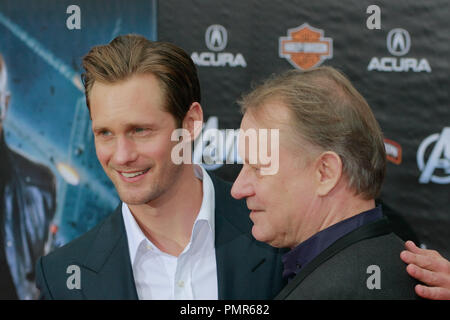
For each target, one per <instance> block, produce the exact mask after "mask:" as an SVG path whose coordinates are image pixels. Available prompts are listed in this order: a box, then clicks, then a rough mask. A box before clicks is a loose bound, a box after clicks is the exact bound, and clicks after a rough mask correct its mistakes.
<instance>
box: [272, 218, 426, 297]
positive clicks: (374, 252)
mask: <svg viewBox="0 0 450 320" xmlns="http://www.w3.org/2000/svg"><path fill="white" fill-rule="evenodd" d="M403 249H404V242H403V241H402V240H401V239H400V238H399V237H397V236H396V235H395V234H394V233H392V230H391V227H390V226H389V222H388V221H387V220H386V219H385V218H383V219H380V220H377V221H375V222H373V223H370V224H367V225H363V226H361V227H360V228H358V229H356V230H354V231H352V232H350V233H348V234H347V235H345V236H343V237H342V238H340V239H339V240H337V241H336V242H334V243H333V244H332V245H331V246H330V247H328V248H327V249H325V250H324V251H323V252H322V253H320V254H319V255H318V256H317V257H316V258H315V259H313V260H312V261H311V262H310V263H309V264H307V265H306V266H305V267H304V268H303V269H302V270H300V272H299V273H298V274H297V275H296V276H295V277H294V279H292V280H291V281H290V282H289V284H288V285H287V286H286V287H285V288H284V289H283V290H282V291H281V292H280V293H279V294H278V295H277V297H276V299H285V300H304V299H317V300H321V299H327V300H328V299H386V300H391V299H417V298H418V297H417V296H416V295H415V293H414V286H415V284H416V281H415V280H413V279H412V278H411V277H409V275H408V274H407V272H406V265H405V264H404V263H403V261H402V260H401V259H400V252H401V251H402V250H403ZM371 266H372V267H371ZM373 266H375V267H373ZM376 267H379V270H376ZM378 271H379V272H378ZM378 276H379V278H378V279H379V284H380V289H377V288H376V287H375V288H374V284H376V277H378ZM370 288H372V289H370Z"/></svg>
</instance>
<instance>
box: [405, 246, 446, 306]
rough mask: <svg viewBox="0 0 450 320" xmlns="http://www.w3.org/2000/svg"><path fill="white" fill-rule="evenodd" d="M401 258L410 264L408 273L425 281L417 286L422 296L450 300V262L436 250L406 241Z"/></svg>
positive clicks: (417, 290)
mask: <svg viewBox="0 0 450 320" xmlns="http://www.w3.org/2000/svg"><path fill="white" fill-rule="evenodd" d="M405 248H406V250H405V251H402V252H401V254H400V258H401V259H402V260H403V261H404V262H405V263H407V264H408V266H407V267H406V271H407V272H408V274H409V275H410V276H411V277H413V278H415V279H417V280H419V281H421V282H423V283H424V284H425V285H422V284H418V285H416V287H415V290H416V293H417V294H418V295H419V296H421V297H422V298H426V299H432V300H450V262H449V261H448V260H447V259H445V258H444V257H442V256H441V255H440V254H439V252H437V251H435V250H428V249H421V248H418V247H417V246H416V245H415V244H414V242H412V241H407V242H406V243H405Z"/></svg>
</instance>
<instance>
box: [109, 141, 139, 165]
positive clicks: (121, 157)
mask: <svg viewBox="0 0 450 320" xmlns="http://www.w3.org/2000/svg"><path fill="white" fill-rule="evenodd" d="M137 157H138V152H137V150H136V145H135V142H134V141H132V140H131V139H129V138H128V137H119V138H118V139H117V144H116V149H115V151H114V157H113V159H114V164H115V165H119V166H125V165H128V164H129V163H130V162H133V161H135V160H136V159H137Z"/></svg>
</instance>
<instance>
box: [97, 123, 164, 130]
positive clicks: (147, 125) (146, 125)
mask: <svg viewBox="0 0 450 320" xmlns="http://www.w3.org/2000/svg"><path fill="white" fill-rule="evenodd" d="M125 128H126V130H129V129H133V128H148V129H152V130H154V129H156V128H158V125H157V124H156V123H150V122H135V123H128V124H126V126H125ZM105 130H109V129H108V127H106V126H94V127H92V131H94V132H101V131H105Z"/></svg>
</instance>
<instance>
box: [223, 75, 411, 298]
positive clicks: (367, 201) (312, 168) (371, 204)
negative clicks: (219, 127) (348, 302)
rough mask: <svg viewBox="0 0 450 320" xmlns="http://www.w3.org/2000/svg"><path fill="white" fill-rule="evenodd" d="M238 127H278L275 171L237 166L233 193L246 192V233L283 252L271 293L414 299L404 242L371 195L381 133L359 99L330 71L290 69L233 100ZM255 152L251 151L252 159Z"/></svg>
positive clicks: (379, 167) (381, 171)
mask: <svg viewBox="0 0 450 320" xmlns="http://www.w3.org/2000/svg"><path fill="white" fill-rule="evenodd" d="M241 105H242V109H243V111H244V117H243V119H242V124H241V129H243V130H244V131H245V130H248V129H260V128H270V129H279V136H280V141H279V162H280V163H279V171H278V172H277V173H276V174H274V175H266V174H263V173H264V169H265V167H266V166H267V164H261V163H259V162H256V163H251V161H250V162H249V160H248V159H250V158H252V155H251V154H250V153H251V150H250V149H249V148H246V147H245V141H242V140H241V143H240V146H241V147H240V152H241V155H242V159H244V165H243V168H242V171H241V172H240V174H239V176H238V178H237V180H236V181H235V183H234V186H233V189H232V195H233V197H235V198H237V199H242V198H246V201H247V206H248V208H249V209H250V210H251V212H250V218H251V220H252V221H253V223H254V225H253V229H252V234H253V236H254V237H255V238H256V239H257V240H259V241H263V242H266V243H269V244H270V245H272V246H275V247H280V248H283V247H288V248H291V251H289V252H288V253H287V254H285V255H284V257H283V263H284V274H283V275H284V277H286V278H288V279H289V280H290V282H289V284H288V285H287V286H286V287H285V288H284V289H283V290H282V291H281V292H280V294H279V295H278V296H277V298H278V299H416V298H418V297H417V296H416V294H415V292H414V286H415V285H416V281H415V280H414V279H413V278H411V277H410V276H409V275H408V274H407V272H406V271H405V264H404V263H403V262H402V260H401V259H400V253H401V251H402V250H403V249H404V242H403V241H402V240H401V239H400V238H399V237H398V236H397V235H396V234H395V233H394V232H393V231H392V228H391V227H390V225H389V222H388V220H387V219H386V218H385V217H384V216H383V212H382V208H381V206H376V204H375V199H376V198H377V197H378V195H379V193H380V189H381V186H382V182H383V178H384V175H385V167H386V154H385V149H384V143H383V135H382V133H381V130H380V127H379V125H378V123H377V121H376V120H375V117H374V115H373V113H372V111H371V109H370V107H369V105H368V104H367V102H366V101H365V99H364V98H363V97H362V96H361V95H360V94H359V93H358V91H357V90H356V89H355V88H354V87H353V86H352V84H351V83H350V81H348V79H347V78H346V77H345V76H344V75H343V74H341V73H340V72H338V71H337V70H335V69H333V68H331V67H320V68H317V69H312V70H309V71H305V72H300V71H289V72H286V73H284V74H282V75H280V76H278V77H275V78H271V79H269V80H267V81H266V82H265V83H263V84H262V85H260V86H259V87H257V88H256V89H255V90H254V91H252V92H251V93H250V94H248V95H247V96H245V97H244V98H243V99H242V101H241ZM254 157H255V155H253V158H254Z"/></svg>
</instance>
